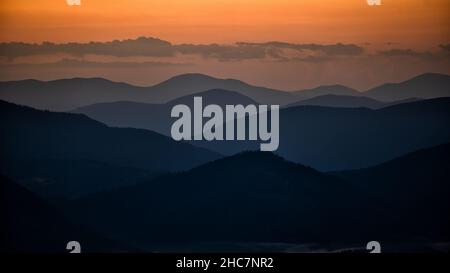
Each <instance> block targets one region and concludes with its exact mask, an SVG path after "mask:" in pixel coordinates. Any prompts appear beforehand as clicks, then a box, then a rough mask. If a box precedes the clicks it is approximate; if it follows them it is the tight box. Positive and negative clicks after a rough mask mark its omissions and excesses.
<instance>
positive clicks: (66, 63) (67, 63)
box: [0, 59, 192, 69]
mask: <svg viewBox="0 0 450 273" xmlns="http://www.w3.org/2000/svg"><path fill="white" fill-rule="evenodd" d="M189 65H192V64H189V63H170V62H148V61H146V62H116V61H113V62H96V61H86V60H77V59H62V60H59V61H56V62H46V63H2V64H0V67H7V68H12V67H15V68H36V67H46V68H49V67H53V68H65V67H70V68H83V69H84V68H108V69H113V68H149V67H162V66H177V67H178V66H189Z"/></svg>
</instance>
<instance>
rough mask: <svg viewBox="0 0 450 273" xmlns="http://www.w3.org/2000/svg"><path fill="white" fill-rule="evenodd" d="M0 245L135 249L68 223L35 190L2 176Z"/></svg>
mask: <svg viewBox="0 0 450 273" xmlns="http://www.w3.org/2000/svg"><path fill="white" fill-rule="evenodd" d="M0 189H1V190H0V194H1V198H0V203H1V207H0V219H1V221H2V226H1V230H2V232H1V237H0V240H1V242H0V248H1V251H4V252H9V253H11V252H33V253H36V252H52V253H54V252H65V253H68V252H69V250H66V245H67V243H68V242H69V241H72V240H76V241H78V242H80V244H81V251H82V252H121V251H126V250H127V251H133V249H131V248H129V247H124V246H123V245H120V244H118V243H116V242H114V241H112V240H108V239H105V238H103V237H102V236H99V235H98V234H96V233H93V232H92V231H90V230H88V229H86V228H85V227H83V226H81V225H79V224H74V223H72V222H69V221H68V220H67V219H66V218H65V217H64V216H63V215H62V214H61V212H59V211H58V210H56V209H55V208H54V207H52V206H51V205H49V204H47V203H46V202H45V201H43V200H41V199H40V198H39V197H37V196H36V195H35V194H33V193H32V192H30V191H28V190H27V189H25V188H22V187H20V186H19V185H18V184H16V183H14V182H11V181H10V180H8V179H6V178H5V177H4V176H0Z"/></svg>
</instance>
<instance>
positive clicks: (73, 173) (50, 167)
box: [0, 101, 221, 198]
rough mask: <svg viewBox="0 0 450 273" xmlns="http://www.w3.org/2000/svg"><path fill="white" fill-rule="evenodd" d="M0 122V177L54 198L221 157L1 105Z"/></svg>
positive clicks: (77, 118)
mask: <svg viewBox="0 0 450 273" xmlns="http://www.w3.org/2000/svg"><path fill="white" fill-rule="evenodd" d="M0 121H1V122H0V124H1V126H0V135H1V141H0V145H1V148H0V162H1V164H0V173H3V174H4V175H7V176H8V177H10V178H13V180H17V181H18V182H22V183H23V185H26V186H27V187H29V188H30V189H33V190H35V191H37V192H40V193H43V194H44V195H52V196H54V197H55V198H62V197H68V196H66V194H70V195H72V197H73V196H76V195H79V194H87V193H89V192H92V191H96V190H99V189H105V187H107V188H113V187H116V186H119V185H124V184H133V183H135V182H136V181H137V180H140V179H142V178H149V177H153V176H154V175H157V174H160V173H161V172H166V171H181V170H187V169H190V168H192V167H194V166H197V165H200V164H202V163H205V162H208V161H211V160H214V159H217V158H219V157H221V155H219V154H217V153H214V152H210V151H208V150H206V149H203V148H197V147H194V146H192V145H190V144H187V143H183V142H176V141H174V140H172V139H171V138H169V137H166V136H163V135H160V134H158V133H155V132H152V131H147V130H142V129H133V128H112V127H108V126H106V125H104V124H102V123H100V122H98V121H94V120H92V119H90V118H88V117H86V116H84V115H80V114H70V113H57V112H48V111H42V110H35V109H32V108H29V107H26V106H19V105H15V104H11V103H7V102H4V101H0ZM83 185H85V186H86V187H84V186H83ZM69 197H70V196H69Z"/></svg>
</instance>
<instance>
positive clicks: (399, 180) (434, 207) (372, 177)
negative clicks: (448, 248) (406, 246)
mask: <svg viewBox="0 0 450 273" xmlns="http://www.w3.org/2000/svg"><path fill="white" fill-rule="evenodd" d="M449 162H450V144H443V145H439V146H436V147H433V148H429V149H422V150H419V151H416V152H413V153H410V154H407V155H405V156H402V157H399V158H396V159H394V160H391V161H388V162H386V163H383V164H380V165H377V166H374V167H371V168H366V169H361V170H355V171H346V172H340V173H336V174H337V175H338V176H340V177H342V178H344V179H345V180H346V181H349V182H351V183H352V184H353V185H355V186H357V187H359V188H360V189H363V190H364V191H366V192H369V193H371V194H372V195H373V196H374V197H376V199H377V200H378V202H379V203H383V204H386V205H387V206H388V208H389V209H388V210H387V211H386V215H395V217H393V219H395V221H394V222H393V224H392V226H391V228H392V230H395V229H397V230H398V231H401V230H403V232H404V234H405V235H407V234H408V233H409V232H412V231H415V232H417V233H419V234H421V236H423V237H424V238H430V237H431V238H433V237H435V238H441V239H442V240H443V241H450V234H449V230H450V216H449V215H450V214H449V212H450V200H449V196H450V169H449V167H450V165H449V164H450V163H449ZM380 220H382V219H380Z"/></svg>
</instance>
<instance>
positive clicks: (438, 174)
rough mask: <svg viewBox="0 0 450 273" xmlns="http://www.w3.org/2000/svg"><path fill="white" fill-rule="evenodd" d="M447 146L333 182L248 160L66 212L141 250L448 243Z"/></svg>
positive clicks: (87, 201) (97, 198) (259, 157)
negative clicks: (216, 245)
mask: <svg viewBox="0 0 450 273" xmlns="http://www.w3.org/2000/svg"><path fill="white" fill-rule="evenodd" d="M448 147H449V145H446V146H438V147H435V148H432V149H430V150H426V151H421V152H418V153H413V154H410V155H407V156H405V157H402V158H398V159H396V160H394V161H391V162H388V163H386V164H382V165H380V166H377V167H374V168H371V169H366V170H361V171H357V172H343V173H337V174H333V175H327V174H323V173H320V172H317V171H315V170H313V169H310V168H307V167H304V166H302V165H298V164H294V163H291V162H288V161H285V160H283V159H282V158H280V157H278V156H275V155H273V154H271V153H265V152H247V153H242V154H238V155H235V156H231V157H228V158H224V159H220V160H217V161H214V162H211V163H207V164H205V165H202V166H200V167H198V168H195V169H193V170H190V171H188V172H184V173H178V174H171V175H165V176H162V177H160V178H157V179H155V180H152V181H148V182H145V183H142V184H139V185H135V186H132V187H128V188H124V189H121V190H115V191H109V192H105V193H99V194H95V195H91V196H89V197H86V198H82V199H79V200H76V201H73V202H72V203H71V205H70V206H69V208H68V209H67V210H66V212H68V215H70V216H71V217H73V218H74V219H77V220H78V221H80V222H82V223H84V224H86V225H90V226H91V227H93V228H95V229H96V230H98V231H101V232H102V234H105V235H107V236H111V237H112V238H116V239H120V240H124V241H126V242H130V243H133V244H138V245H139V246H140V247H142V248H144V249H147V250H161V249H166V250H167V249H170V248H171V247H172V249H171V251H177V249H178V251H180V250H181V249H189V247H187V246H193V248H195V246H198V245H201V244H205V243H219V242H221V243H228V244H234V246H235V249H239V247H238V246H239V245H240V244H252V243H254V244H256V243H265V244H269V245H270V244H277V243H289V244H295V245H307V244H320V245H322V247H323V249H326V248H327V246H341V247H343V246H351V245H355V244H356V245H359V246H364V245H365V243H367V242H368V241H371V240H378V241H380V242H382V243H383V244H386V245H390V246H394V249H395V246H397V247H398V246H399V245H401V244H407V245H409V247H410V248H409V249H406V250H404V251H411V250H412V249H413V248H415V249H421V248H422V247H425V246H427V245H429V244H432V243H436V242H448V240H449V239H450V237H449V232H448V231H449V230H450V229H449V216H448V211H449V202H448V199H447V197H448V194H449V186H448V181H449V174H450V173H449V168H448V166H447V165H448V163H446V162H448ZM441 160H442V161H441ZM444 160H447V161H444ZM427 161H428V162H429V163H426V162H427ZM439 162H441V163H439ZM422 163H423V164H422ZM433 163H434V164H433ZM384 174H386V175H385V176H384ZM336 175H337V176H336ZM338 176H339V177H340V178H339V177H338ZM372 176H373V177H374V178H371V177H372ZM428 178H429V179H428ZM432 179H434V180H435V181H431V180H432Z"/></svg>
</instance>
